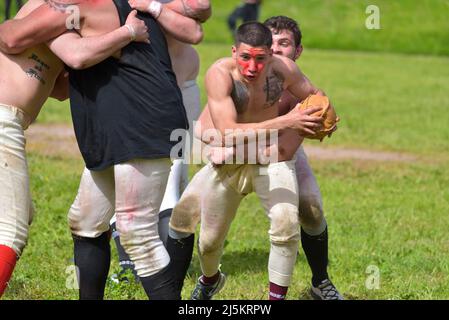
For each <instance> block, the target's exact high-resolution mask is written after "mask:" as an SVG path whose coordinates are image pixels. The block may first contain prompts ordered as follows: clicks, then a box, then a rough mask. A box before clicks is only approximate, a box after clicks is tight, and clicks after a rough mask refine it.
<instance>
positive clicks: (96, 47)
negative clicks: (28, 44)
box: [0, 0, 148, 296]
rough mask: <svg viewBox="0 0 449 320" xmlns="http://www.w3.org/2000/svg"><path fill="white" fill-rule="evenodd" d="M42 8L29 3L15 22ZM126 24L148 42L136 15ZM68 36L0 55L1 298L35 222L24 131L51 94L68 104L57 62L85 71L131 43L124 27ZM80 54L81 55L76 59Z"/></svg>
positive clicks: (37, 1)
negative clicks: (33, 221) (91, 33)
mask: <svg viewBox="0 0 449 320" xmlns="http://www.w3.org/2000/svg"><path fill="white" fill-rule="evenodd" d="M42 3H43V1H41V0H30V1H28V2H27V3H26V5H25V6H24V7H22V9H21V10H20V11H19V13H18V14H17V16H16V19H21V18H23V17H25V16H27V15H28V14H29V13H30V12H32V11H33V10H34V9H35V8H37V7H38V6H40V5H42ZM126 24H127V25H128V26H129V28H131V29H133V30H134V32H135V33H136V36H137V38H136V41H142V42H146V41H148V33H147V27H146V26H145V24H144V22H143V21H141V20H139V19H137V18H136V14H135V13H133V14H131V15H130V16H129V17H128V19H127V22H126ZM69 37H70V39H71V40H70V41H66V40H65V38H66V36H65V35H63V36H61V37H60V38H58V39H54V40H52V41H50V42H49V44H48V45H45V44H40V45H37V46H34V47H32V48H29V49H27V50H25V51H24V52H23V53H21V54H18V55H6V54H3V53H0V70H2V72H1V73H0V84H1V86H0V123H1V124H0V128H1V129H0V146H1V149H0V181H1V185H2V189H1V191H0V296H1V295H2V294H3V292H4V290H5V288H6V285H7V282H8V281H9V279H10V277H11V275H12V272H13V270H14V267H15V264H16V261H17V259H18V258H19V257H20V255H21V254H22V251H23V249H24V247H25V245H26V242H27V238H28V229H29V225H30V223H31V221H32V217H33V209H32V203H31V194H30V188H29V177H28V166H27V160H26V153H25V137H24V130H26V129H27V127H28V126H29V124H30V123H31V122H33V121H34V119H36V117H37V116H38V114H39V112H40V110H41V108H42V105H43V104H44V102H45V101H46V100H47V98H48V97H49V95H51V96H53V97H56V98H58V99H61V100H65V99H67V97H68V90H67V89H68V83H67V77H66V75H65V70H64V63H63V62H62V61H61V60H60V59H63V60H64V62H65V63H67V64H68V65H71V66H72V67H78V66H85V67H89V66H91V65H93V64H95V63H97V62H100V61H101V60H103V59H106V58H107V57H108V56H109V55H111V54H112V53H113V52H114V51H116V50H117V49H120V48H121V47H123V46H125V45H127V44H129V43H130V42H131V34H130V30H129V29H128V27H121V28H118V29H116V30H114V31H112V32H110V33H108V34H106V35H104V36H97V37H92V38H84V39H83V38H81V37H79V36H78V37H76V36H75V37H72V36H70V35H69ZM80 49H82V50H83V52H82V53H80V54H78V52H79V50H80ZM52 51H53V52H52ZM56 55H58V56H56ZM19 89H22V91H21V92H20V90H19Z"/></svg>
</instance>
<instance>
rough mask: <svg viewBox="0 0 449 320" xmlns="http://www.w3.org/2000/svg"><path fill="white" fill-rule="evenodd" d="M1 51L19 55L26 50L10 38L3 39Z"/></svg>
mask: <svg viewBox="0 0 449 320" xmlns="http://www.w3.org/2000/svg"><path fill="white" fill-rule="evenodd" d="M1 38H2V39H1V50H2V52H3V53H6V54H18V53H21V52H23V50H24V48H22V47H21V46H20V44H19V41H17V39H14V38H10V37H1Z"/></svg>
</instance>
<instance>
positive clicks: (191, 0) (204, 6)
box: [167, 0, 212, 22]
mask: <svg viewBox="0 0 449 320" xmlns="http://www.w3.org/2000/svg"><path fill="white" fill-rule="evenodd" d="M167 6H168V7H169V8H170V9H172V10H174V11H176V12H178V13H180V14H182V15H184V16H186V17H189V18H192V19H194V20H198V21H200V22H206V21H207V19H209V18H210V16H211V15H212V7H211V3H210V0H178V1H172V2H170V3H168V4H167Z"/></svg>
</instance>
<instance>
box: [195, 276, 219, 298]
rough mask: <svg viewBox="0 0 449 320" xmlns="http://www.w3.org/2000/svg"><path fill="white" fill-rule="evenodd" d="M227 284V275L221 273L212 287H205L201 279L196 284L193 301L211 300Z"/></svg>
mask: <svg viewBox="0 0 449 320" xmlns="http://www.w3.org/2000/svg"><path fill="white" fill-rule="evenodd" d="M225 282H226V275H225V274H224V273H223V272H220V276H219V278H218V281H217V282H216V283H214V284H212V285H205V284H204V283H202V282H201V277H199V278H198V281H197V282H196V286H195V289H193V292H192V296H191V299H192V300H211V299H212V297H213V296H214V295H216V294H217V293H218V292H220V290H221V289H223V287H224V285H225Z"/></svg>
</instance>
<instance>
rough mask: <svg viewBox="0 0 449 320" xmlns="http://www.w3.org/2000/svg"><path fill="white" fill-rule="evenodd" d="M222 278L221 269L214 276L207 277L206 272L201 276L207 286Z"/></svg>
mask: <svg viewBox="0 0 449 320" xmlns="http://www.w3.org/2000/svg"><path fill="white" fill-rule="evenodd" d="M219 278H220V271H218V272H217V273H216V274H215V275H214V276H212V277H206V276H205V275H204V274H203V275H202V276H201V282H202V283H203V284H205V285H206V286H210V285H213V284H215V283H217V281H218V279H219Z"/></svg>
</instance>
